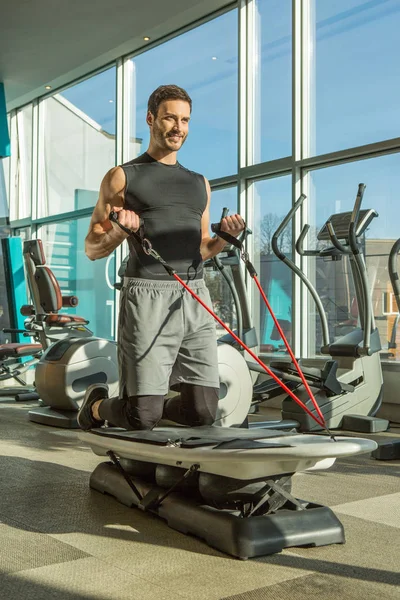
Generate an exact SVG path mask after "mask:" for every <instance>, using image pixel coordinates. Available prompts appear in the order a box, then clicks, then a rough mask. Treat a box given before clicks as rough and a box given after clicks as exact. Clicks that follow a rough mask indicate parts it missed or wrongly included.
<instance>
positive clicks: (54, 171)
mask: <svg viewBox="0 0 400 600" xmlns="http://www.w3.org/2000/svg"><path fill="white" fill-rule="evenodd" d="M115 85H116V82H115V68H112V69H109V70H108V71H105V72H104V73H101V74H100V75H96V76H95V77H92V78H90V79H87V80H85V81H83V82H82V83H79V84H77V85H76V86H74V87H72V88H70V89H68V90H66V91H64V92H62V93H60V94H56V95H55V96H53V97H51V98H49V99H47V100H45V101H44V102H42V103H41V106H40V110H41V112H40V118H41V120H42V124H43V131H44V134H43V135H44V139H43V140H42V141H43V149H42V150H43V153H40V158H41V161H40V172H39V183H40V186H39V206H38V216H39V217H44V216H49V215H56V214H59V213H65V212H73V211H76V210H79V209H82V208H86V207H88V206H93V204H94V203H95V201H96V200H95V199H97V193H98V190H99V188H100V184H101V181H102V178H103V177H104V175H105V174H106V172H107V171H108V170H109V169H110V168H111V167H113V166H115Z"/></svg>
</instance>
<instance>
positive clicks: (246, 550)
mask: <svg viewBox="0 0 400 600" xmlns="http://www.w3.org/2000/svg"><path fill="white" fill-rule="evenodd" d="M131 482H132V483H133V488H134V489H135V490H136V491H137V492H138V493H139V494H140V495H141V496H142V498H145V497H146V495H147V494H149V495H151V496H152V497H153V498H154V497H156V496H157V495H158V496H159V497H163V500H162V502H161V504H157V503H155V504H154V506H155V508H150V509H148V510H150V512H152V513H154V514H157V515H158V516H159V517H161V518H162V519H164V520H165V521H167V524H168V526H169V527H171V528H173V529H176V530H177V531H180V532H181V533H185V534H191V535H194V536H197V537H199V538H201V539H203V540H204V541H205V542H206V543H207V544H208V545H209V546H211V547H213V548H216V549H217V550H220V551H221V552H225V553H226V554H230V555H231V556H234V557H237V558H240V559H242V560H245V559H248V558H254V557H256V556H265V555H268V554H274V553H276V552H281V551H282V550H283V549H284V548H290V547H293V546H326V545H329V544H343V543H344V542H345V536H344V529H343V525H342V524H341V522H340V521H339V519H338V518H337V517H336V515H335V514H334V513H333V512H332V511H331V510H330V509H329V508H328V507H325V506H321V505H318V504H314V503H311V502H306V501H303V500H297V499H293V500H294V502H291V501H290V500H287V501H286V503H285V504H284V505H283V507H282V508H280V509H279V510H278V511H277V512H276V513H274V514H269V515H262V516H250V517H243V516H241V514H240V512H239V511H237V510H227V509H223V510H222V509H218V508H214V507H212V506H209V505H207V504H204V503H201V502H199V501H198V500H196V499H194V498H190V497H188V496H184V495H182V494H181V493H176V492H174V491H172V492H171V493H169V494H168V495H166V494H165V489H163V488H160V487H158V486H156V485H155V484H152V483H146V482H144V481H143V480H141V479H140V478H138V477H136V476H131ZM90 487H91V488H92V489H95V490H97V491H99V492H102V493H103V494H109V495H111V496H113V497H115V498H116V499H117V500H118V501H119V502H121V503H122V504H125V505H126V506H129V507H132V506H138V507H139V508H142V510H143V509H144V506H143V503H141V502H140V500H139V499H138V497H137V495H136V494H135V492H134V491H133V489H132V486H130V485H128V483H127V481H126V479H125V477H124V475H123V473H122V472H121V470H119V469H118V467H117V466H116V465H115V464H113V463H110V462H103V463H100V464H99V465H98V466H97V467H96V469H95V470H94V471H93V473H92V475H91V477H90Z"/></svg>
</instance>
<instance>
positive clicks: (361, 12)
mask: <svg viewBox="0 0 400 600" xmlns="http://www.w3.org/2000/svg"><path fill="white" fill-rule="evenodd" d="M313 5H314V16H313V15H312V16H311V21H312V22H311V29H313V31H314V33H313V34H311V48H310V57H311V58H313V57H315V64H314V66H313V67H312V70H311V73H310V86H311V89H310V92H311V98H313V97H314V101H315V107H312V110H314V111H315V112H312V113H311V114H312V118H315V144H312V143H311V146H310V154H316V153H317V154H324V153H327V152H332V151H335V150H341V149H343V148H351V147H353V146H360V145H362V144H368V143H370V142H377V141H380V140H384V139H390V138H394V137H397V136H399V135H400V110H399V104H398V101H397V99H398V95H399V90H400V67H399V62H398V61H397V60H396V58H395V57H397V56H398V55H399V52H400V38H399V35H398V31H399V26H400V3H399V2H398V0H383V1H382V0H381V1H377V0H375V1H372V2H371V1H362V0H335V2H326V1H323V2H321V1H316V0H314V1H313ZM312 47H315V52H312ZM313 95H314V96H313Z"/></svg>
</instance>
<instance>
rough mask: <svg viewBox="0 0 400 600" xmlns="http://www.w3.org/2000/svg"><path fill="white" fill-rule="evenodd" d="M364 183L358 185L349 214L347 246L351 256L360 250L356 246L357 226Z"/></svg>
mask: <svg viewBox="0 0 400 600" xmlns="http://www.w3.org/2000/svg"><path fill="white" fill-rule="evenodd" d="M366 187H367V186H366V185H365V183H359V184H358V191H357V196H356V200H355V202H354V207H353V212H352V213H351V219H350V225H349V244H350V248H351V250H352V252H353V254H360V248H359V247H358V244H357V225H358V219H359V217H360V210H361V203H362V199H363V196H364V192H365V188H366Z"/></svg>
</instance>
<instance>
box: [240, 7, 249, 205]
mask: <svg viewBox="0 0 400 600" xmlns="http://www.w3.org/2000/svg"><path fill="white" fill-rule="evenodd" d="M238 35H239V48H238V52H239V60H238V67H239V72H238V173H240V170H241V169H242V168H243V167H245V166H246V165H247V156H246V153H247V2H246V0H239V3H238ZM240 187H241V185H240V182H239V185H238V203H239V206H238V208H239V210H241V206H240V196H241V194H240Z"/></svg>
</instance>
